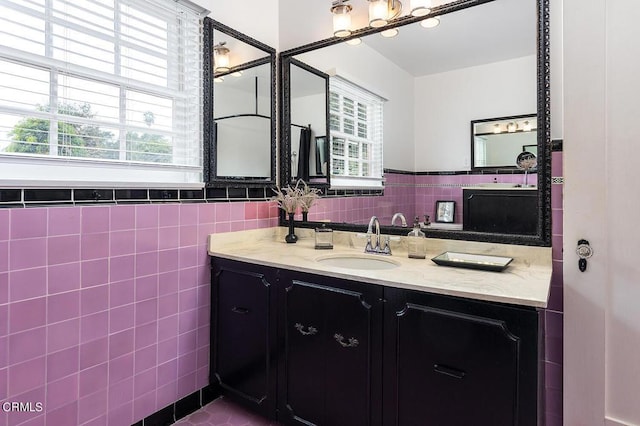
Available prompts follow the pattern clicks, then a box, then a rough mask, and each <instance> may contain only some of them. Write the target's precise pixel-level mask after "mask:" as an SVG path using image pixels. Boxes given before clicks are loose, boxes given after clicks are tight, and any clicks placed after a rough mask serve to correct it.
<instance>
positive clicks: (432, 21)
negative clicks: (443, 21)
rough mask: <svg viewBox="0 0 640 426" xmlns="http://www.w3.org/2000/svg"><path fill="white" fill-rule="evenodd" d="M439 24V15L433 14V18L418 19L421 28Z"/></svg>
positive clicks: (433, 26)
mask: <svg viewBox="0 0 640 426" xmlns="http://www.w3.org/2000/svg"><path fill="white" fill-rule="evenodd" d="M438 25H440V17H439V16H434V17H433V18H427V19H423V20H422V21H420V26H421V27H423V28H435V27H437V26H438Z"/></svg>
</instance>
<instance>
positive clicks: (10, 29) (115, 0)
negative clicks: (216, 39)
mask: <svg viewBox="0 0 640 426" xmlns="http://www.w3.org/2000/svg"><path fill="white" fill-rule="evenodd" d="M205 12H206V11H205V10H204V9H202V8H200V7H198V6H197V5H195V4H192V3H190V2H188V1H185V0H179V1H175V0H82V1H77V0H0V185H3V186H30V185H34V186H59V185H61V184H67V185H71V186H89V185H96V184H104V185H109V186H113V185H115V186H128V187H131V186H138V185H141V186H148V185H149V184H158V185H162V186H163V187H164V186H174V185H175V186H180V187H183V186H185V185H186V186H202V154H201V152H202V141H201V134H202V132H201V116H202V114H201V103H202V102H201V98H202V97H201V93H202V90H201V86H202V78H201V69H202V66H201V65H202V48H201V40H202V31H201V25H202V21H201V16H202V15H203V14H204V13H205Z"/></svg>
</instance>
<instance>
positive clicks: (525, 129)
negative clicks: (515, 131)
mask: <svg viewBox="0 0 640 426" xmlns="http://www.w3.org/2000/svg"><path fill="white" fill-rule="evenodd" d="M522 131H523V132H530V131H531V122H530V121H528V120H527V121H525V122H524V126H522Z"/></svg>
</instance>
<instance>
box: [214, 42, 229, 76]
mask: <svg viewBox="0 0 640 426" xmlns="http://www.w3.org/2000/svg"><path fill="white" fill-rule="evenodd" d="M226 44H227V42H226V41H221V42H220V43H218V44H216V45H215V46H213V63H214V72H228V71H229V70H230V69H231V68H230V66H229V63H230V61H229V49H228V48H226V47H225V45H226Z"/></svg>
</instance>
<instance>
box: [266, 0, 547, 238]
mask: <svg viewBox="0 0 640 426" xmlns="http://www.w3.org/2000/svg"><path fill="white" fill-rule="evenodd" d="M493 1H495V0H457V1H454V2H451V3H447V4H445V5H442V6H439V7H434V8H433V10H432V11H431V13H430V14H429V15H427V16H426V17H424V16H423V17H419V18H415V17H412V16H405V17H402V18H400V19H397V20H396V21H394V22H392V23H390V24H389V25H387V26H385V27H384V28H383V29H384V30H387V29H390V28H395V27H400V26H403V25H408V24H412V23H415V22H419V21H421V20H423V19H426V18H428V17H433V16H438V15H444V14H447V13H452V12H456V11H459V10H463V9H466V8H469V7H474V6H478V5H481V4H484V3H490V2H493ZM532 1H533V0H532ZM535 1H536V11H537V37H536V38H537V54H536V58H537V60H536V62H537V72H536V76H537V91H536V92H537V118H538V159H539V161H538V182H537V183H538V206H541V207H540V208H539V209H538V229H537V232H536V234H535V235H511V234H499V233H483V232H473V231H450V230H446V231H445V230H441V229H430V230H427V232H426V234H427V237H431V238H443V239H454V240H467V241H480V242H491V243H502V244H518V245H529V246H546V247H549V246H551V94H550V92H551V83H550V73H551V65H550V56H551V55H550V36H549V22H550V15H549V2H550V0H535ZM383 29H374V28H364V29H360V30H357V31H354V32H353V33H352V34H351V35H350V36H349V37H345V38H337V37H331V38H328V39H325V40H320V41H317V42H314V43H310V44H306V45H304V46H300V47H297V48H294V49H290V50H287V51H284V52H281V53H280V55H279V60H278V61H279V64H282V63H283V62H284V61H287V60H289V59H290V58H292V57H293V56H295V55H299V54H302V53H306V52H310V51H312V50H316V49H320V48H323V47H327V46H331V45H334V44H338V43H342V42H345V41H347V40H349V39H353V38H358V37H363V36H366V35H369V34H375V33H378V32H380V31H382V30H383ZM287 77H288V75H287V76H285V75H283V73H282V68H281V73H280V81H279V83H280V87H281V91H282V92H285V91H287V90H288V88H289V81H288V80H287V79H286V78H287ZM281 102H282V104H281V108H280V109H281V117H280V120H281V123H282V122H283V121H282V120H283V114H284V113H288V109H289V108H290V105H288V104H287V103H286V102H284V97H283V98H282V99H281ZM286 131H287V130H286V128H285V127H284V126H281V127H280V141H281V150H280V154H281V157H280V184H281V185H282V184H285V185H286V184H287V182H288V181H286V180H283V177H284V176H288V174H287V170H286V169H285V166H284V164H286V163H287V162H288V160H287V159H288V157H287V156H285V154H286V153H287V151H286V149H287V147H286V146H285V145H286V143H282V141H285V140H288V139H287V136H286V135H285V133H284V132H286ZM541 157H542V158H541ZM280 224H281V225H285V223H284V216H281V220H280ZM318 225H319V223H318V222H300V223H299V224H298V226H300V227H308V228H315V227H316V226H318ZM331 227H332V228H333V229H336V230H344V231H355V232H366V226H365V225H355V224H346V223H336V222H332V223H331ZM383 232H384V233H387V234H395V235H404V234H405V233H406V229H402V228H397V227H384V228H383Z"/></svg>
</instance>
